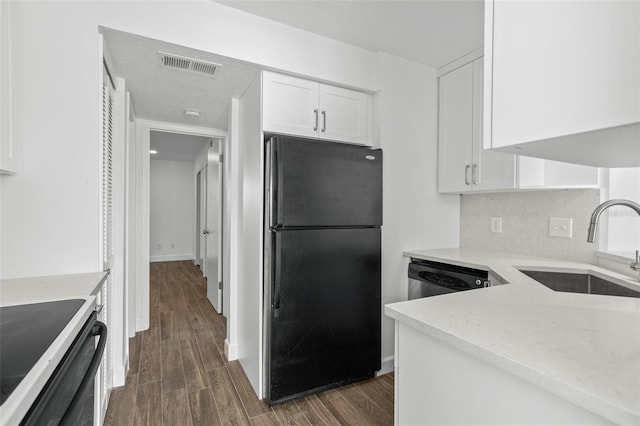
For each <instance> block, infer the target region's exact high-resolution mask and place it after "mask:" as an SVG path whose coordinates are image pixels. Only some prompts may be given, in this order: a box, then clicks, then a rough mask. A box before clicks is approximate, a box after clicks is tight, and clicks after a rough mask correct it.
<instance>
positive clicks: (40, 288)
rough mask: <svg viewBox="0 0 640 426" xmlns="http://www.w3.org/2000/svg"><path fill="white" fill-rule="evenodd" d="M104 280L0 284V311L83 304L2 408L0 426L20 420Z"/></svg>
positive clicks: (82, 277)
mask: <svg viewBox="0 0 640 426" xmlns="http://www.w3.org/2000/svg"><path fill="white" fill-rule="evenodd" d="M106 277H107V274H106V273H104V272H96V273H87V274H73V275H55V276H49V277H34V278H16V279H8V280H0V307H4V306H13V305H23V304H31V303H41V302H52V301H56V300H66V299H83V300H85V303H84V304H83V305H82V306H81V307H80V310H79V311H78V312H77V313H76V314H75V315H74V317H73V318H72V319H71V321H69V323H68V324H67V326H66V327H65V328H64V329H63V330H62V331H61V332H60V334H59V335H58V337H57V338H56V339H55V340H54V341H53V343H52V344H51V346H49V348H48V349H47V350H46V351H45V353H44V354H43V355H42V357H41V358H40V360H38V362H37V363H36V364H35V365H34V366H33V367H32V368H31V370H30V371H29V373H28V374H27V376H26V377H25V378H24V379H23V380H22V381H21V382H20V384H19V385H18V387H16V389H15V390H14V391H13V393H11V396H9V398H8V399H7V400H6V401H5V402H4V403H3V404H2V406H1V407H0V424H2V425H5V426H11V425H17V424H18V423H19V422H20V421H21V420H22V418H23V417H24V415H25V414H26V413H27V411H28V410H29V408H30V407H31V404H33V402H34V401H35V399H36V397H37V396H38V394H39V393H40V391H41V389H42V388H43V386H44V385H45V384H46V382H47V380H48V379H49V377H51V374H52V373H53V371H54V370H55V368H56V367H57V365H58V363H59V362H60V361H61V360H62V358H63V356H64V354H65V353H66V352H67V349H69V347H70V346H71V343H73V340H74V339H75V338H76V336H77V335H78V333H79V332H80V330H81V328H82V326H83V325H84V323H85V322H86V321H87V319H88V318H89V316H90V315H91V312H92V311H93V310H94V309H95V304H96V302H95V299H96V298H95V295H96V293H97V292H98V291H99V289H100V286H101V285H102V283H103V282H104V280H105V279H106Z"/></svg>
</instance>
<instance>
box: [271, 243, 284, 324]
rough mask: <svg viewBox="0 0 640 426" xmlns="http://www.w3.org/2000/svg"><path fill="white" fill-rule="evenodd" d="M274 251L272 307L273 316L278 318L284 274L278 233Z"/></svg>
mask: <svg viewBox="0 0 640 426" xmlns="http://www.w3.org/2000/svg"><path fill="white" fill-rule="evenodd" d="M272 253H273V262H274V268H273V280H272V286H273V288H272V289H271V307H272V309H273V316H274V317H275V318H278V316H280V277H281V276H282V273H281V272H282V271H281V266H282V265H281V263H282V262H281V261H280V253H278V247H277V236H276V235H274V236H273V247H272Z"/></svg>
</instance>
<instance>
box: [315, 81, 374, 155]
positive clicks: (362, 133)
mask: <svg viewBox="0 0 640 426" xmlns="http://www.w3.org/2000/svg"><path fill="white" fill-rule="evenodd" d="M319 93H320V94H319V98H320V117H319V118H318V127H319V128H320V133H319V136H320V137H321V138H323V139H330V140H334V141H343V142H353V143H361V144H365V143H367V128H368V123H367V117H368V116H369V114H367V110H368V108H369V106H368V102H369V99H370V98H369V96H368V95H367V94H366V93H362V92H356V91H354V90H349V89H343V88H341V87H334V86H327V85H326V84H321V85H320V92H319Z"/></svg>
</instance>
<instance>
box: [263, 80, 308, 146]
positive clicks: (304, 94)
mask: <svg viewBox="0 0 640 426" xmlns="http://www.w3.org/2000/svg"><path fill="white" fill-rule="evenodd" d="M318 87H319V84H318V83H316V82H313V81H308V80H303V79H301V78H296V77H291V76H288V75H281V74H274V73H271V72H266V71H265V72H264V73H263V99H262V120H263V122H262V128H263V130H264V131H265V132H276V133H284V134H290V135H298V136H309V137H317V136H318V120H319V119H320V111H319V108H318Z"/></svg>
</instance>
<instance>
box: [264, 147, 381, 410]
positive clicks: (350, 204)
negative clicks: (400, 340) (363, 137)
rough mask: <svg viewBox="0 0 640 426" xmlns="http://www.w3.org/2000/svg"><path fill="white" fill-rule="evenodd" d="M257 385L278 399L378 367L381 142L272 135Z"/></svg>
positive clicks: (364, 375)
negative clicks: (261, 351) (365, 143)
mask: <svg viewBox="0 0 640 426" xmlns="http://www.w3.org/2000/svg"><path fill="white" fill-rule="evenodd" d="M264 199H265V215H264V216H265V227H264V229H265V247H264V250H265V251H264V265H265V272H264V283H265V284H264V312H265V317H264V325H265V327H264V334H263V336H264V342H263V343H264V346H263V347H264V361H265V365H264V374H265V377H264V379H265V380H264V383H265V387H264V392H265V399H266V400H267V401H268V403H269V404H274V403H280V402H284V401H288V400H290V399H294V398H297V397H301V396H304V395H307V394H311V393H315V392H319V391H322V390H325V389H330V388H333V387H337V386H341V385H343V384H347V383H351V382H355V381H358V380H362V379H365V378H370V377H373V376H374V373H375V372H376V371H377V370H379V369H380V358H381V347H380V342H381V337H380V333H381V330H380V327H381V313H382V310H381V304H380V272H381V271H380V237H381V235H380V227H381V225H382V150H380V149H370V148H367V147H361V146H355V145H347V144H341V143H333V142H326V141H318V140H310V139H302V138H296V137H290V136H280V135H278V136H271V137H268V138H267V140H266V149H265V197H264Z"/></svg>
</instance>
